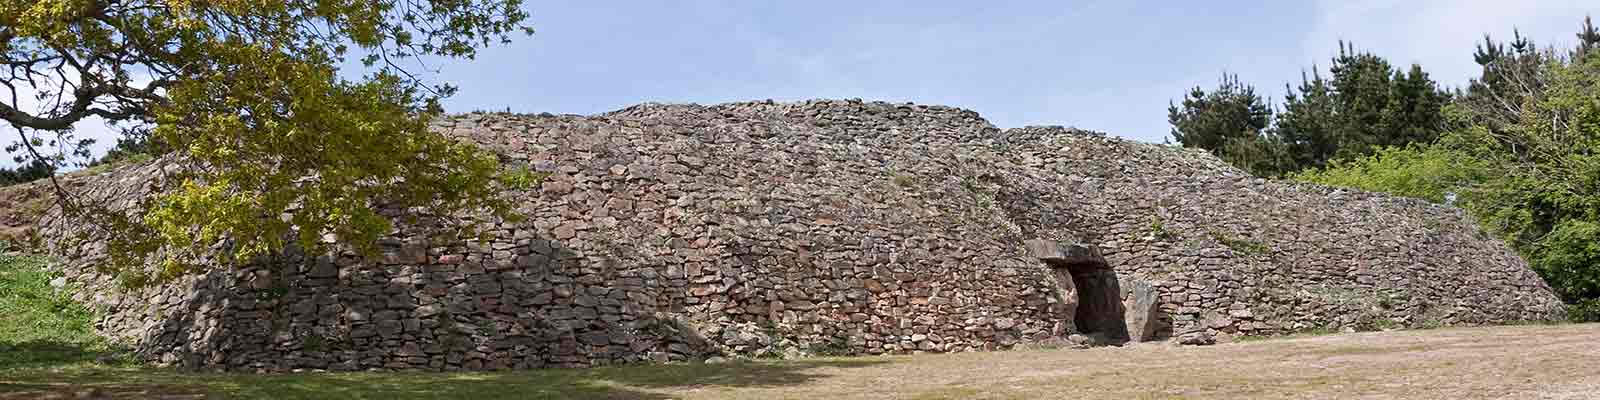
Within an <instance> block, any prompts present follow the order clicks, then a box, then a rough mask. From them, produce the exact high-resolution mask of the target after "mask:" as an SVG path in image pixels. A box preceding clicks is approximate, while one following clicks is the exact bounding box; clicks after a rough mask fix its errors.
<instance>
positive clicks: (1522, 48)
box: [1297, 19, 1600, 320]
mask: <svg viewBox="0 0 1600 400" xmlns="http://www.w3.org/2000/svg"><path fill="white" fill-rule="evenodd" d="M1593 31H1594V28H1593V26H1592V25H1591V24H1590V23H1589V22H1588V20H1587V19H1585V22H1584V25H1583V30H1582V32H1593ZM1579 37H1580V39H1581V38H1583V37H1584V33H1580V34H1579ZM1514 38H1515V39H1514V40H1513V41H1512V42H1511V43H1510V44H1502V43H1498V42H1495V41H1493V40H1491V39H1488V38H1486V39H1485V42H1484V44H1482V45H1479V46H1478V48H1477V51H1476V54H1475V56H1476V57H1477V60H1478V62H1479V63H1480V64H1481V65H1483V67H1484V68H1483V73H1482V75H1481V76H1480V77H1479V78H1477V79H1474V80H1473V81H1472V82H1471V84H1470V85H1469V87H1468V89H1467V90H1466V91H1465V92H1464V93H1463V94H1462V95H1461V96H1457V97H1456V98H1455V99H1454V100H1453V101H1452V102H1450V103H1449V104H1448V105H1447V106H1446V107H1445V110H1446V112H1445V116H1446V122H1447V123H1446V124H1445V125H1447V126H1450V127H1451V129H1450V130H1449V131H1447V132H1445V133H1444V134H1443V135H1442V136H1441V137H1440V138H1439V139H1438V140H1437V141H1434V142H1432V143H1430V144H1428V145H1426V146H1421V145H1413V146H1410V147H1403V148H1402V147H1390V148H1387V149H1384V150H1380V151H1379V152H1378V153H1377V154H1375V155H1373V156H1370V157H1364V158H1360V159H1354V160H1348V161H1343V162H1335V163H1333V164H1332V165H1331V166H1330V167H1329V168H1326V169H1321V170H1313V171H1309V172H1307V173H1304V174H1301V175H1299V176H1297V178H1299V179H1303V180H1308V181H1313V182H1318V183H1324V184H1331V185H1339V186H1350V187H1356V188H1361V189H1365V190H1373V191H1383V192H1389V193H1394V194H1399V195H1405V196H1412V197H1418V198H1423V199H1428V200H1432V201H1443V200H1444V199H1445V198H1446V196H1447V195H1450V196H1455V197H1458V198H1459V201H1457V202H1456V204H1457V205H1458V206H1460V207H1462V208H1464V209H1466V210H1467V211H1468V212H1470V213H1471V214H1472V215H1473V216H1474V218H1475V219H1476V220H1477V221H1478V222H1479V223H1480V224H1482V225H1483V227H1484V229H1485V230H1487V231H1489V232H1493V233H1494V234H1496V235H1497V236H1499V237H1501V238H1503V239H1504V240H1505V241H1506V242H1507V243H1508V244H1510V245H1511V247H1512V248H1514V249H1516V250H1517V251H1518V252H1519V253H1520V254H1522V255H1523V257H1525V258H1527V260H1528V261H1529V264H1530V265H1531V266H1532V267H1533V269H1534V270H1535V271H1537V272H1538V273H1539V275H1540V276H1541V277H1543V278H1544V279H1545V281H1546V282H1549V283H1550V285H1551V287H1553V288H1554V289H1555V290H1556V292H1557V293H1558V294H1560V295H1561V297H1562V298H1563V299H1564V300H1566V301H1567V302H1568V303H1569V304H1571V305H1572V306H1573V307H1571V312H1570V314H1571V315H1572V316H1573V317H1574V318H1575V319H1580V320H1585V319H1587V320H1596V319H1600V52H1594V51H1589V50H1585V49H1586V48H1589V47H1593V46H1594V44H1593V43H1590V42H1587V41H1585V42H1580V43H1579V44H1578V45H1577V47H1575V48H1573V49H1571V50H1570V51H1557V50H1555V49H1546V50H1537V49H1535V48H1534V46H1533V44H1532V43H1531V42H1530V41H1527V40H1526V39H1524V38H1522V37H1521V35H1520V34H1518V35H1514Z"/></svg>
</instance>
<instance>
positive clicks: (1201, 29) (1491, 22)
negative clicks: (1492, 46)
mask: <svg viewBox="0 0 1600 400" xmlns="http://www.w3.org/2000/svg"><path fill="white" fill-rule="evenodd" d="M530 3H531V4H529V5H528V9H529V10H530V12H531V13H532V20H533V23H534V26H535V29H537V30H538V33H537V34H536V35H535V36H533V37H531V38H525V39H523V40H520V41H518V42H516V43H514V44H512V45H509V46H501V47H495V48H491V49H488V50H487V51H485V52H484V53H483V54H482V56H481V57H479V59H477V60H475V61H470V62H465V61H463V62H452V63H451V64H449V65H443V66H440V71H439V74H438V75H437V76H438V77H439V78H440V79H442V80H446V81H450V82H453V83H455V84H457V85H459V86H460V87H461V92H460V94H458V95H457V96H456V97H455V98H452V99H450V100H449V101H448V102H447V103H446V105H447V108H449V109H450V110H451V111H470V110H473V109H496V110H501V109H505V108H506V107H510V108H511V109H512V110H513V111H526V112H554V113H574V114H592V113H597V112H604V111H609V110H614V109H617V108H622V107H625V106H627V105H631V104H635V103H640V102H646V101H658V102H694V103H701V104H713V103H721V102H729V101H743V100H759V99H767V98H771V99H776V100H799V99H809V98H852V97H859V98H863V99H877V100H888V101H913V102H917V103H927V104H945V105H953V106H959V107H964V108H969V109H972V110H975V111H978V112H979V113H981V114H982V115H983V116H984V117H986V118H988V119H989V120H990V121H991V122H993V123H994V124H996V125H998V126H1000V127H1003V128H1004V127H1016V126H1023V125H1030V124H1059V125H1069V126H1077V127H1080V128H1087V129H1095V130H1102V131H1106V132H1109V133H1111V134H1114V135H1119V136H1123V137H1128V138H1133V139H1137V140H1143V141H1154V142H1159V141H1161V140H1163V138H1165V137H1166V135H1167V132H1168V130H1169V128H1168V125H1167V122H1166V107H1167V104H1168V101H1170V100H1172V99H1174V98H1177V97H1178V96H1180V95H1181V94H1182V93H1184V91H1185V90H1186V89H1188V88H1190V87H1193V86H1195V85H1205V86H1210V85H1212V84H1214V83H1215V82H1216V80H1217V78H1218V77H1219V76H1220V74H1221V73H1222V72H1223V71H1227V72H1229V73H1237V74H1238V75H1239V76H1240V77H1241V78H1242V79H1244V80H1245V81H1247V82H1250V83H1253V84H1255V85H1256V86H1257V87H1258V90H1261V91H1262V92H1264V93H1265V94H1268V95H1270V96H1271V97H1272V98H1273V100H1274V101H1275V102H1281V101H1282V95H1283V92H1284V86H1283V85H1284V83H1286V82H1290V81H1294V82H1298V80H1299V77H1300V73H1301V71H1302V70H1305V69H1307V68H1310V66H1311V65H1312V64H1313V63H1317V64H1320V65H1321V66H1323V67H1324V68H1325V67H1326V65H1327V64H1328V62H1327V60H1328V59H1329V58H1330V57H1331V56H1332V55H1333V54H1334V53H1335V52H1336V51H1337V48H1338V40H1340V39H1345V40H1351V41H1354V42H1355V43H1356V44H1357V45H1358V46H1359V47H1361V48H1363V49H1368V50H1371V51H1373V52H1375V53H1378V54H1380V55H1382V56H1385V57H1387V58H1388V59H1389V60H1390V61H1391V62H1394V63H1396V64H1410V63H1412V62H1417V63H1421V64H1422V65H1423V67H1424V69H1425V70H1427V71H1429V72H1430V73H1431V74H1432V75H1433V76H1434V78H1435V79H1436V80H1438V81H1440V82H1443V83H1446V84H1450V85H1459V84H1461V83H1464V82H1466V79H1467V78H1468V77H1470V76H1472V75H1473V74H1475V73H1476V71H1477V66H1476V65H1475V64H1473V62H1472V57H1471V52H1472V45H1473V44H1474V43H1475V42H1477V41H1479V40H1481V37H1482V34H1483V33H1491V34H1494V35H1496V36H1507V37H1509V36H1510V33H1511V29H1512V28H1513V27H1516V28H1519V29H1521V30H1522V32H1523V33H1524V34H1526V35H1528V36H1531V37H1533V38H1534V39H1535V40H1536V41H1537V42H1539V43H1541V44H1553V43H1564V44H1570V43H1572V41H1573V39H1572V34H1573V33H1574V32H1576V30H1577V26H1578V24H1579V23H1580V22H1581V18H1582V17H1583V15H1585V14H1587V13H1592V12H1594V11H1596V10H1600V5H1596V4H1594V3H1588V2H1583V1H1521V2H1510V1H1394V2H1387V1H1329V2H1310V1H1275V2H1243V1H1204V2H1176V1H1171V2H1156V1H1102V2H1064V1H1012V2H1006V1H996V2H974V1H943V0H938V1H931V0H923V1H894V2H887V1H886V2H862V1H855V2H852V1H804V2H801V1H784V2H779V1H757V2H735V1H674V2H636V3H628V4H623V3H622V2H605V1H531V2H530ZM1586 3H1587V4H1586Z"/></svg>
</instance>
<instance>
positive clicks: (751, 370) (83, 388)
mask: <svg viewBox="0 0 1600 400" xmlns="http://www.w3.org/2000/svg"><path fill="white" fill-rule="evenodd" d="M882 362H883V361H875V360H869V359H810V360H802V361H763V362H731V363H724V364H698V363H697V364H676V365H656V366H649V365H636V366H617V367H599V368H590V369H581V370H580V369H548V370H533V371H514V372H465V373H430V372H348V373H343V372H341V373H301V374H275V375H267V374H243V373H197V372H180V371H176V370H171V369H160V368H150V367H137V366H129V365H124V366H105V365H91V364H75V365H68V366H63V367H57V368H30V369H20V370H9V371H0V399H10V398H19V399H20V398H33V397H38V396H48V395H51V394H67V395H69V396H70V395H76V394H81V393H86V392H87V393H92V395H90V396H89V397H95V398H101V397H104V398H128V399H134V398H146V397H154V396H158V395H159V396H179V397H181V396H192V397H199V398H229V399H286V400H287V399H385V400H392V399H572V398H583V399H668V398H681V397H682V396H676V395H670V394H668V393H661V392H660V391H659V390H660V389H666V388H680V389H681V388H683V387H685V386H694V387H700V388H703V389H701V390H700V391H701V392H712V393H714V392H718V391H722V390H731V389H728V388H763V387H783V386H798V385H804V384H806V383H809V382H810V381H812V380H814V379H816V378H819V377H823V376H827V375H828V374H824V373H820V372H814V371H813V370H838V369H847V368H858V367H867V366H872V365H875V364H879V363H882ZM13 394H14V395H16V396H14V397H13V396H12V395H13Z"/></svg>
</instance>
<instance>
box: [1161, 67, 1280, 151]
mask: <svg viewBox="0 0 1600 400" xmlns="http://www.w3.org/2000/svg"><path fill="white" fill-rule="evenodd" d="M1271 119H1272V109H1271V108H1269V107H1267V104H1266V102H1265V100H1264V99H1262V98H1261V96H1257V95H1256V89H1255V87H1252V86H1250V85H1246V84H1244V83H1242V82H1240V81H1239V77H1238V76H1237V75H1227V74H1223V76H1222V80H1221V81H1220V82H1219V83H1218V84H1217V88H1216V89H1213V90H1211V91H1210V92H1207V91H1205V90H1203V89H1201V88H1199V87H1195V88H1194V89H1190V91H1189V93H1187V94H1185V95H1184V97H1183V106H1182V107H1179V106H1178V105H1176V104H1169V105H1168V106H1167V122H1169V123H1171V124H1172V138H1173V139H1174V140H1177V141H1178V143H1179V144H1182V145H1183V146H1184V147H1198V148H1202V149H1206V150H1211V151H1212V152H1213V153H1216V154H1217V155H1218V156H1224V155H1225V154H1226V153H1224V149H1223V146H1224V145H1225V144H1226V143H1228V142H1229V140H1230V139H1235V138H1246V139H1255V138H1256V137H1258V136H1260V135H1261V134H1262V132H1265V131H1266V129H1267V125H1268V123H1269V122H1270V121H1271Z"/></svg>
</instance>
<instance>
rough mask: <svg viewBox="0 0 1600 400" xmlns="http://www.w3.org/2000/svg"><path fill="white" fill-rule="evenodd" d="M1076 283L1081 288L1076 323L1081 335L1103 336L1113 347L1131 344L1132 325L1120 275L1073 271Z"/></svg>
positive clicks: (1108, 269)
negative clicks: (1124, 306) (1118, 280)
mask: <svg viewBox="0 0 1600 400" xmlns="http://www.w3.org/2000/svg"><path fill="white" fill-rule="evenodd" d="M1070 273H1071V274H1072V283H1073V284H1074V285H1076V286H1077V287H1078V309H1077V312H1076V313H1074V314H1073V317H1072V323H1073V325H1074V326H1077V328H1078V332H1082V333H1083V334H1085V335H1090V336H1100V338H1101V339H1104V340H1106V341H1108V342H1111V343H1123V342H1127V341H1128V325H1127V321H1125V320H1124V314H1125V313H1126V310H1124V308H1123V305H1122V289H1121V288H1120V287H1118V284H1117V274H1116V272H1114V271H1112V270H1111V269H1110V268H1105V269H1098V268H1097V269H1092V270H1084V271H1071V272H1070Z"/></svg>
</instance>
